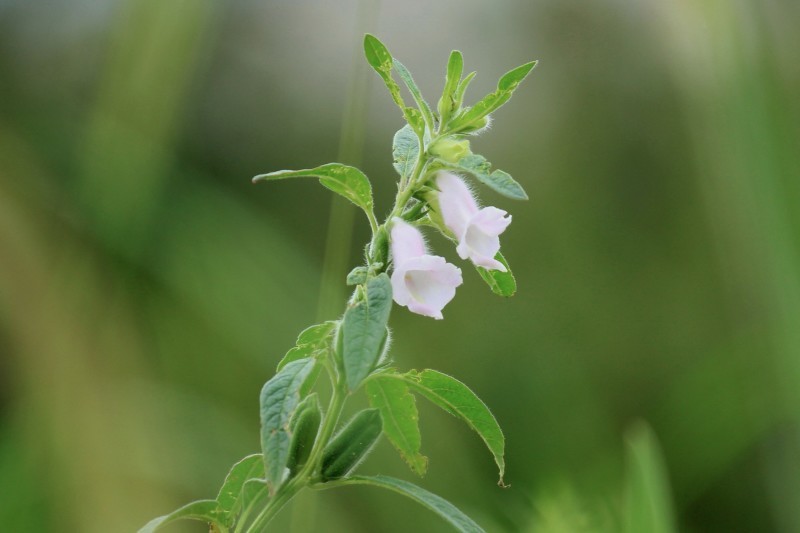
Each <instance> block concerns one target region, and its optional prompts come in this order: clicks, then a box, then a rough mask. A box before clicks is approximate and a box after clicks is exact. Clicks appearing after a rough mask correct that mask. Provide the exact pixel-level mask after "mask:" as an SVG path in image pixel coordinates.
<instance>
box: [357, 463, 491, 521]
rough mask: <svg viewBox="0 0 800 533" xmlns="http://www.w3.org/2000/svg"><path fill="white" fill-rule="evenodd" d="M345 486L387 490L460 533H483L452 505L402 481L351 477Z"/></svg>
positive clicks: (384, 477)
mask: <svg viewBox="0 0 800 533" xmlns="http://www.w3.org/2000/svg"><path fill="white" fill-rule="evenodd" d="M347 484H348V485H350V484H353V485H355V484H359V485H372V486H373V487H381V488H384V489H389V490H391V491H394V492H396V493H398V494H402V495H403V496H405V497H407V498H411V499H412V500H414V501H415V502H417V503H419V504H420V505H422V506H423V507H427V508H428V509H430V510H431V511H433V512H434V513H436V514H438V515H439V516H440V517H441V518H443V519H444V520H445V521H447V522H448V523H449V524H450V525H451V526H453V527H454V528H456V529H457V530H458V531H461V532H462V533H485V531H484V530H483V528H481V526H479V525H478V524H476V523H475V522H474V521H473V520H472V519H471V518H470V517H468V516H467V515H465V514H464V513H463V512H461V511H460V510H459V509H458V508H457V507H456V506H455V505H453V504H452V503H450V502H448V501H447V500H445V499H444V498H441V497H440V496H437V495H436V494H433V493H431V492H428V491H427V490H425V489H422V488H420V487H417V486H416V485H414V484H412V483H409V482H407V481H403V480H402V479H396V478H393V477H389V476H353V477H351V478H348V479H347Z"/></svg>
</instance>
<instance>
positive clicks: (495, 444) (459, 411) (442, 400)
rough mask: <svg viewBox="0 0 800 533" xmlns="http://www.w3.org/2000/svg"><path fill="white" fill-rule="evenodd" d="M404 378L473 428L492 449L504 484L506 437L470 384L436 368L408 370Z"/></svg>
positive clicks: (415, 388)
mask: <svg viewBox="0 0 800 533" xmlns="http://www.w3.org/2000/svg"><path fill="white" fill-rule="evenodd" d="M403 377H404V378H405V382H406V383H408V384H409V385H410V386H411V387H412V388H413V389H414V390H415V391H417V392H419V393H420V394H422V395H423V396H425V397H426V398H427V399H429V400H430V401H432V402H433V403H435V404H436V405H438V406H439V407H441V408H442V409H444V410H445V411H447V412H448V413H450V414H451V415H453V416H455V417H456V418H460V419H461V420H463V421H464V422H466V424H467V425H468V426H469V427H470V428H472V429H473V430H474V431H475V432H476V433H477V434H478V435H479V436H480V437H481V439H483V442H484V443H486V447H487V448H489V451H490V452H492V455H493V456H494V461H495V463H497V468H498V470H499V471H500V481H499V484H500V485H503V474H504V473H505V469H506V467H505V460H504V458H503V457H504V454H505V437H504V436H503V431H502V430H501V429H500V425H499V424H498V423H497V420H495V418H494V415H492V412H491V411H490V410H489V408H488V407H486V404H484V403H483V402H482V401H481V399H480V398H478V396H477V395H476V394H475V393H474V392H472V390H470V388H469V387H467V386H466V385H464V384H463V383H461V382H460V381H458V380H457V379H456V378H454V377H452V376H448V375H447V374H443V373H442V372H438V371H436V370H423V371H422V372H419V373H417V372H413V371H412V372H409V373H408V374H404V375H403Z"/></svg>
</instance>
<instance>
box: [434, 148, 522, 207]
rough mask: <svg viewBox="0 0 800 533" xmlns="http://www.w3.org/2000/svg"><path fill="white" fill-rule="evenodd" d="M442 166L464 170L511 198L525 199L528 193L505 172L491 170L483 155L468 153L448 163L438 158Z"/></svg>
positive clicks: (457, 170) (458, 170)
mask: <svg viewBox="0 0 800 533" xmlns="http://www.w3.org/2000/svg"><path fill="white" fill-rule="evenodd" d="M438 161H439V162H440V163H441V164H442V166H445V167H447V168H450V169H452V170H455V171H456V172H466V173H468V174H470V175H472V176H474V177H475V179H477V180H478V181H479V182H481V183H483V184H484V185H486V186H487V187H489V188H490V189H492V190H493V191H495V192H497V193H499V194H502V195H503V196H505V197H506V198H511V199H512V200H527V199H528V195H527V193H526V192H525V189H523V188H522V185H520V184H519V183H517V182H516V181H514V178H512V177H511V175H509V174H508V173H507V172H503V171H502V170H495V171H494V172H492V164H491V163H489V162H488V161H487V160H486V158H485V157H483V156H482V155H478V154H470V155H468V156H465V157H462V158H461V159H459V160H458V162H457V163H448V162H447V161H443V160H438Z"/></svg>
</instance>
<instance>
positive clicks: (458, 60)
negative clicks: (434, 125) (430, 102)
mask: <svg viewBox="0 0 800 533" xmlns="http://www.w3.org/2000/svg"><path fill="white" fill-rule="evenodd" d="M463 70H464V58H463V56H462V55H461V52H459V51H458V50H453V51H452V52H450V58H449V59H448V60H447V77H446V78H445V82H444V90H443V91H442V97H441V98H440V99H439V104H438V105H437V108H438V110H439V117H440V118H439V120H440V121H441V123H442V124H447V121H448V120H449V119H450V116H451V114H452V113H453V112H454V111H456V110H457V109H458V106H459V105H460V104H459V103H458V102H457V101H456V90H457V89H458V84H459V82H460V81H461V73H462V72H463Z"/></svg>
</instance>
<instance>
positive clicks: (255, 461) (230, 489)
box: [217, 453, 264, 527]
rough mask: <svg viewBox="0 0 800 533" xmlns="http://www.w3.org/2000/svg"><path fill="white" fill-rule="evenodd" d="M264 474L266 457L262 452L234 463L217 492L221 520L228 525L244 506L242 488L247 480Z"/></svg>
mask: <svg viewBox="0 0 800 533" xmlns="http://www.w3.org/2000/svg"><path fill="white" fill-rule="evenodd" d="M263 475H264V457H263V456H262V455H261V454H260V453H255V454H253V455H248V456H247V457H245V458H244V459H242V460H240V461H239V462H238V463H236V464H235V465H233V467H232V468H231V470H230V472H228V475H227V477H226V478H225V482H224V483H223V484H222V487H221V488H220V489H219V494H217V504H218V506H219V514H220V519H221V521H222V522H223V523H224V524H225V525H226V526H228V527H230V526H231V525H232V524H233V521H234V518H235V517H236V514H237V513H238V512H239V509H241V508H242V489H243V487H244V484H245V482H246V481H247V480H249V479H253V478H259V477H261V476H263Z"/></svg>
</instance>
